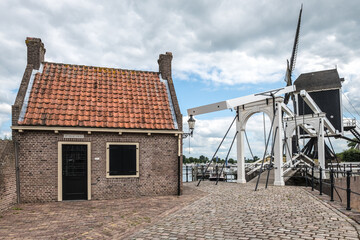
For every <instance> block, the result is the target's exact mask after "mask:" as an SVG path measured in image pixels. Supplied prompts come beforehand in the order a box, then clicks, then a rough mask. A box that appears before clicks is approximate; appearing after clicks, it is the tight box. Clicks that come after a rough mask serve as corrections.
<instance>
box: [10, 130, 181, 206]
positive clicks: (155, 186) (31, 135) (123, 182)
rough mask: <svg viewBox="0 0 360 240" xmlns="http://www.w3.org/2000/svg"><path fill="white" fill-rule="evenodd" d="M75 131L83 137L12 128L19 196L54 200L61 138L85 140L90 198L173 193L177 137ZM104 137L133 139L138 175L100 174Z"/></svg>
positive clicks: (23, 199) (26, 199)
mask: <svg viewBox="0 0 360 240" xmlns="http://www.w3.org/2000/svg"><path fill="white" fill-rule="evenodd" d="M71 134H74V132H72V133H71ZM76 134H78V133H76ZM80 134H84V136H85V138H84V139H80V140H74V139H63V136H64V133H63V132H61V133H59V134H56V133H54V132H50V131H25V132H23V133H15V132H14V133H13V138H14V140H15V139H16V140H18V142H19V149H20V154H19V159H20V196H21V202H44V201H56V200H57V174H58V173H57V171H58V170H57V161H58V142H59V141H66V140H67V141H84V142H86V141H87V142H91V191H92V199H114V198H126V197H130V196H131V197H133V196H141V195H147V196H149V195H175V194H177V189H178V181H177V180H178V167H177V166H178V157H177V156H178V152H177V151H178V137H176V136H174V135H173V134H172V135H165V134H152V135H150V136H148V135H147V134H130V133H129V134H127V133H123V135H119V134H118V133H96V132H92V133H91V134H90V135H88V134H87V133H80ZM106 142H138V143H139V174H140V176H139V178H111V179H110V178H109V179H107V178H106ZM95 158H100V160H94V159H95Z"/></svg>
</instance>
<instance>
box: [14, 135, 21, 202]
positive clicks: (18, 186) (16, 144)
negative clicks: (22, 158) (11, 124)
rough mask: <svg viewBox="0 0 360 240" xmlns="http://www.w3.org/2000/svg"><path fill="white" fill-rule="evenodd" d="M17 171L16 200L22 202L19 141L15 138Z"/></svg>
mask: <svg viewBox="0 0 360 240" xmlns="http://www.w3.org/2000/svg"><path fill="white" fill-rule="evenodd" d="M14 146H15V173H16V202H17V203H20V167H19V143H18V142H17V141H16V140H15V141H14Z"/></svg>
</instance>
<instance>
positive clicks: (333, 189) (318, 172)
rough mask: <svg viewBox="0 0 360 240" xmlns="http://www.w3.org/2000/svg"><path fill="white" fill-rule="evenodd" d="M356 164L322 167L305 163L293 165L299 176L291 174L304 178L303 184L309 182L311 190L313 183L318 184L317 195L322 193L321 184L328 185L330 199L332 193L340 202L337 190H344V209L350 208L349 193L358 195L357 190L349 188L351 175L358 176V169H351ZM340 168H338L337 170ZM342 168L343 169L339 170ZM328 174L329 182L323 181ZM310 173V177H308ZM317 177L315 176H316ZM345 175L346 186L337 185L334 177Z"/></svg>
mask: <svg viewBox="0 0 360 240" xmlns="http://www.w3.org/2000/svg"><path fill="white" fill-rule="evenodd" d="M358 166H359V165H358V164H339V165H338V166H337V167H335V166H334V165H331V167H332V168H330V169H326V170H325V169H322V168H321V167H319V168H318V167H316V166H312V167H309V166H307V165H305V166H304V165H298V166H295V167H293V169H294V170H295V169H298V170H300V174H301V176H292V177H293V178H304V179H305V186H306V187H308V186H309V185H310V184H311V185H310V186H311V191H314V189H315V183H317V184H318V185H319V195H323V186H324V185H327V186H330V201H331V202H333V201H334V193H336V194H337V196H338V197H339V200H340V202H342V198H341V196H340V194H339V192H338V190H342V191H345V192H346V210H351V194H355V195H358V196H360V193H359V192H355V191H353V190H352V189H351V177H352V176H360V171H353V169H355V167H358ZM338 169H340V170H338ZM341 169H344V170H341ZM327 174H329V176H330V183H329V182H327V181H324V179H323V176H324V175H327ZM309 175H310V177H309ZM316 177H317V178H316ZM340 177H346V188H343V187H341V186H337V185H336V183H335V179H336V178H340Z"/></svg>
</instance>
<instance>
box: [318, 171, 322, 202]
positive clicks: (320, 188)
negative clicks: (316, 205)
mask: <svg viewBox="0 0 360 240" xmlns="http://www.w3.org/2000/svg"><path fill="white" fill-rule="evenodd" d="M319 174H320V177H319V180H320V186H319V191H320V193H319V195H322V168H321V167H320V168H319Z"/></svg>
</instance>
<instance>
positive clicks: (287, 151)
mask: <svg viewBox="0 0 360 240" xmlns="http://www.w3.org/2000/svg"><path fill="white" fill-rule="evenodd" d="M286 143H287V144H286V146H285V154H286V162H287V161H290V166H293V161H292V137H291V135H290V137H289V136H286Z"/></svg>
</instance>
